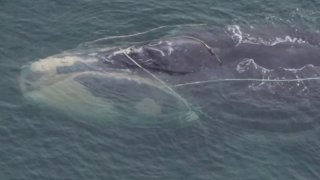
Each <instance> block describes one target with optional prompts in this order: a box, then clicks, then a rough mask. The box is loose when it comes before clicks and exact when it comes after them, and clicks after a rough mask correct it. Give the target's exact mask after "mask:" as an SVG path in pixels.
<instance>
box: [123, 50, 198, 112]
mask: <svg viewBox="0 0 320 180" xmlns="http://www.w3.org/2000/svg"><path fill="white" fill-rule="evenodd" d="M119 49H120V51H121V52H122V53H123V54H124V55H125V56H126V57H127V58H128V59H129V60H130V61H131V62H132V63H134V64H135V65H136V66H138V67H139V68H140V69H142V70H143V71H144V72H146V73H147V74H149V75H150V76H151V77H153V78H154V79H155V80H157V81H158V82H159V83H160V84H161V85H163V86H164V87H165V88H166V89H167V90H168V91H169V92H171V93H172V95H174V96H175V97H176V98H178V99H179V100H180V101H181V102H182V103H183V104H184V105H185V106H186V107H187V108H188V110H189V111H192V110H191V106H190V104H189V103H188V101H187V100H186V99H184V98H183V97H182V96H181V95H180V94H178V93H177V92H176V91H175V90H173V89H172V88H171V87H170V86H169V85H167V84H166V83H165V82H164V81H162V80H161V79H160V78H159V77H157V76H156V75H155V74H153V73H152V72H150V71H149V70H148V69H146V68H144V67H143V66H141V65H140V64H139V63H138V62H137V61H135V60H134V59H133V58H132V57H130V55H129V54H128V53H127V52H126V51H125V50H124V49H121V48H119Z"/></svg>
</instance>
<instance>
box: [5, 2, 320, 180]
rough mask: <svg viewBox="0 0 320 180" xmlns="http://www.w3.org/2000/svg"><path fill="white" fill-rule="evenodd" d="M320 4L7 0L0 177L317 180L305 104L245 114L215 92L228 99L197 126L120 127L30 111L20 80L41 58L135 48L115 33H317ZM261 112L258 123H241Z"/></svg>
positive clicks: (319, 167)
mask: <svg viewBox="0 0 320 180" xmlns="http://www.w3.org/2000/svg"><path fill="white" fill-rule="evenodd" d="M319 7H320V2H319V1H316V0H308V1H298V0H284V1H275V0H269V1H264V0H252V1H245V0H240V1H230V0H202V1H197V0H188V1H169V0H162V1H158V0H146V1H133V0H109V1H102V0H74V1H62V0H51V1H48V0H47V1H44V0H42V1H40V0H33V1H31V0H23V1H12V0H11V1H9V0H0V40H1V41H0V74H1V79H0V179H19V180H20V179H108V180H109V179H110V180H113V179H121V180H122V179H130V180H133V179H139V180H142V179H148V180H150V179H159V180H163V179H175V180H176V179H188V180H189V179H190V180H198V179H199V180H200V179H208V180H209V179H210V180H212V179H259V180H263V179H266V180H270V179H290V180H291V179H299V180H302V179H308V180H310V179H319V178H320V155H319V152H320V139H319V137H320V130H319V122H320V119H319V115H318V114H317V110H318V107H317V106H316V105H314V104H313V105H312V106H310V105H308V104H307V103H306V104H304V103H305V101H302V102H293V103H295V104H299V103H300V105H302V106H303V108H300V109H295V107H300V106H298V105H297V106H291V104H290V103H287V104H284V105H287V106H288V107H281V108H280V110H281V109H282V110H285V112H280V113H275V114H269V113H268V112H267V111H261V112H253V110H251V109H250V107H248V110H247V111H245V112H238V111H237V108H236V106H240V105H243V104H240V103H239V104H237V103H236V100H237V99H235V101H231V100H230V101H228V100H226V99H224V97H219V95H220V94H219V93H217V94H215V95H214V96H213V98H217V101H221V102H222V101H224V100H226V101H225V102H230V104H227V103H224V106H222V107H220V108H218V109H217V112H220V114H218V115H217V116H214V117H205V118H204V117H203V116H200V119H199V120H198V121H197V123H192V124H188V125H183V124H175V123H173V124H170V123H169V124H163V125H154V126H150V125H144V124H133V123H125V121H124V122H121V123H118V124H117V123H108V122H107V121H106V122H102V121H96V120H94V119H91V118H82V119H81V120H79V118H78V117H76V116H73V115H72V114H67V113H62V112H60V111H58V110H54V109H50V108H48V107H42V106H41V105H37V104H34V103H32V102H30V101H28V100H26V99H25V97H24V96H23V94H22V92H21V89H20V87H19V82H18V78H19V76H20V74H21V70H22V67H23V66H24V65H26V64H28V63H30V62H33V61H36V60H38V59H41V58H46V57H48V56H51V55H54V54H59V53H61V52H63V51H67V50H72V49H78V50H79V49H88V48H92V47H93V46H94V47H103V46H104V45H105V44H108V43H109V44H117V43H120V44H124V43H125V42H127V41H133V40H132V39H128V38H120V37H118V38H113V39H111V40H110V37H116V36H123V35H130V34H137V33H140V34H139V35H138V36H132V37H131V38H137V39H139V41H144V40H152V39H158V38H161V37H164V36H167V35H171V34H174V33H176V32H179V31H184V30H190V29H193V28H196V29H201V28H202V27H204V26H205V27H219V28H226V27H228V26H233V27H238V26H239V27H266V26H269V27H270V26H273V27H274V26H276V27H290V28H292V29H294V28H299V29H303V30H305V31H306V32H318V30H319V28H320V12H319V10H318V9H319ZM108 38H109V39H108ZM270 73H272V72H270ZM262 88H263V87H262ZM199 97H203V98H206V94H199ZM246 97H247V99H246V101H247V102H255V99H251V98H257V97H256V96H252V97H251V96H249V97H248V96H246ZM292 98H294V97H292ZM257 99H259V98H257ZM241 100H242V102H243V101H244V100H243V99H241ZM272 102H273V101H272V100H270V101H268V102H266V103H269V105H270V103H272ZM243 103H246V102H243ZM222 104H223V103H222ZM316 104H317V103H316ZM280 105H281V104H280ZM280 105H279V104H274V106H280ZM250 110H251V111H250ZM88 113H90V112H88ZM255 113H256V114H257V115H256V117H257V118H260V119H262V120H263V121H262V122H263V123H262V124H260V125H259V124H258V125H257V124H254V125H253V124H252V123H251V122H250V121H246V120H243V119H246V118H247V115H248V114H255ZM259 113H260V114H259ZM281 115H282V116H283V117H281ZM290 115H291V116H290ZM124 116H125V115H124ZM128 116H130V115H129V114H128ZM287 117H291V120H292V121H286V120H285V119H284V118H287ZM277 120H282V121H280V122H279V123H278V122H277ZM259 122H261V121H259ZM269 122H270V123H269Z"/></svg>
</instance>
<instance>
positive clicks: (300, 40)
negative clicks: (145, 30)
mask: <svg viewBox="0 0 320 180" xmlns="http://www.w3.org/2000/svg"><path fill="white" fill-rule="evenodd" d="M255 31H257V30H248V31H247V32H245V31H240V29H239V28H238V27H237V26H229V27H228V28H226V29H224V30H222V31H219V33H212V32H205V33H188V34H182V35H177V36H171V37H164V38H161V39H158V40H152V41H149V42H143V43H138V44H133V45H127V46H125V45H124V46H118V47H110V48H108V49H103V50H97V51H95V52H91V53H88V54H81V55H79V54H60V55H55V56H52V57H48V58H45V59H40V60H39V61H36V62H33V63H31V64H29V65H27V66H24V68H23V71H22V75H21V78H20V84H21V88H22V92H23V94H24V95H25V97H27V98H28V99H31V100H32V101H34V102H38V103H39V102H40V103H42V104H46V105H49V106H50V107H54V108H56V109H60V110H63V111H65V112H68V113H72V114H75V115H79V116H83V117H87V118H88V117H90V118H91V117H99V118H101V117H103V118H106V117H108V116H110V117H111V118H109V119H112V120H114V119H117V117H121V118H120V119H121V120H126V119H130V118H134V117H138V118H134V119H135V120H134V122H136V121H140V120H141V119H146V120H145V121H146V122H147V123H150V122H151V123H159V122H164V121H169V122H170V121H175V119H178V121H179V122H184V121H193V120H196V121H198V120H200V121H201V120H203V119H208V118H209V119H210V118H212V119H224V118H225V116H230V117H232V118H231V119H232V120H230V119H229V120H228V121H231V122H232V123H239V124H241V125H245V126H249V127H254V128H261V129H266V130H274V131H278V130H281V131H284V130H285V131H295V130H303V129H309V128H312V127H314V125H315V124H317V123H318V121H317V119H318V118H319V115H318V113H317V111H316V109H317V107H318V106H319V102H320V101H319V97H320V95H319V89H320V88H319V87H320V86H319V85H320V83H319V82H320V80H319V78H320V59H319V58H320V47H319V43H320V38H319V35H318V34H311V33H305V34H304V33H302V32H296V31H283V30H282V31H279V33H277V31H272V33H269V32H267V30H266V32H263V33H261V32H255ZM260 31H261V30H260ZM280 32H281V33H280ZM318 40H319V41H318ZM115 112H119V113H115ZM182 112H183V113H182ZM111 114H112V115H111ZM226 114H227V115H226ZM306 114H308V115H307V116H305V115H306ZM141 117H145V118H141ZM106 119H108V118H106ZM150 119H152V120H150Z"/></svg>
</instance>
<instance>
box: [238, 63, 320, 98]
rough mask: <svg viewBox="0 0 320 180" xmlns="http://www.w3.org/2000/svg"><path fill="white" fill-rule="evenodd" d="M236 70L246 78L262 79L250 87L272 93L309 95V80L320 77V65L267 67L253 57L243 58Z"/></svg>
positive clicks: (253, 82)
mask: <svg viewBox="0 0 320 180" xmlns="http://www.w3.org/2000/svg"><path fill="white" fill-rule="evenodd" d="M236 70H237V72H238V73H239V74H241V75H242V76H243V77H244V78H248V80H249V79H257V80H258V79H260V80H259V81H252V83H251V85H250V86H249V88H250V89H252V90H255V91H258V90H266V89H267V90H269V91H270V92H272V93H279V91H282V92H290V93H291V94H296V95H307V94H308V93H309V88H310V87H309V86H310V85H312V83H308V81H307V80H317V78H318V77H320V67H317V66H314V65H311V64H308V65H305V66H303V67H301V68H298V69H288V68H281V67H279V68H276V69H266V68H264V67H262V66H260V65H258V64H257V63H256V62H255V61H254V60H253V59H243V60H242V61H241V62H239V63H238V64H237V66H236Z"/></svg>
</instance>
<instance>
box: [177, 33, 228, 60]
mask: <svg viewBox="0 0 320 180" xmlns="http://www.w3.org/2000/svg"><path fill="white" fill-rule="evenodd" d="M182 37H185V38H188V39H192V40H195V41H198V42H200V43H201V44H202V45H204V47H206V48H207V49H208V51H209V53H210V54H212V55H213V56H214V57H215V58H216V59H217V61H218V62H219V65H220V66H222V64H223V62H222V60H221V59H220V57H219V56H218V55H217V54H216V53H215V52H214V49H213V47H211V46H209V45H208V44H207V43H205V42H204V41H203V40H201V39H199V38H196V37H193V36H182Z"/></svg>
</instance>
